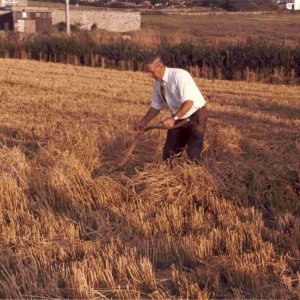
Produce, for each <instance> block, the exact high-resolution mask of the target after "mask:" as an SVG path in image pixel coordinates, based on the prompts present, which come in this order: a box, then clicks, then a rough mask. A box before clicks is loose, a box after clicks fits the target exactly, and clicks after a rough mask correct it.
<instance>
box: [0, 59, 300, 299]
mask: <svg viewBox="0 0 300 300" xmlns="http://www.w3.org/2000/svg"><path fill="white" fill-rule="evenodd" d="M0 70H1V71H0V106H1V115H0V120H1V123H0V142H1V149H0V245H1V250H0V251H1V252H0V297H1V298H49V297H53V298H54V297H55V298H122V299H124V298H126V299H128V298H155V299H163V298H164V299H165V298H197V299H201V298H203V299H206V298H299V297H300V271H299V270H300V250H299V249H300V235H299V231H300V217H299V215H300V201H299V192H300V185H299V169H300V161H299V157H300V155H299V154H300V153H299V152H300V139H299V137H300V131H299V127H300V88H299V87H296V86H284V85H277V86H275V85H266V84H257V83H250V82H249V83H247V82H227V81H210V80H203V79H198V80H196V82H197V84H198V86H199V87H200V89H201V91H202V92H203V94H204V96H205V98H206V99H207V102H208V107H209V110H210V121H209V126H208V133H207V136H206V141H205V147H204V151H203V163H202V165H200V166H197V165H191V164H188V163H187V162H186V160H185V157H184V158H183V159H181V160H178V162H176V164H175V165H174V166H173V167H172V168H171V167H170V166H168V165H164V164H162V161H161V151H162V146H163V143H164V138H165V134H166V132H165V131H158V130H156V131H155V130H153V131H151V132H150V133H146V134H145V135H144V136H143V138H142V140H141V142H140V143H139V144H138V147H137V149H136V150H135V152H134V156H133V157H132V158H131V160H130V161H129V162H128V164H127V166H126V168H125V170H121V171H115V172H110V169H111V168H112V167H114V166H115V165H116V164H117V163H118V162H119V161H120V160H121V159H122V157H123V155H124V152H125V151H126V149H127V147H128V146H129V145H130V143H131V141H132V140H133V137H134V136H133V132H132V130H131V127H132V124H133V123H134V122H135V121H137V120H138V119H139V118H140V117H141V116H142V115H143V114H144V112H145V111H146V110H147V108H148V105H149V101H150V97H151V90H152V80H151V79H150V78H149V77H148V76H147V74H143V73H138V72H137V73H134V72H120V71H113V70H106V69H96V68H87V67H73V66H68V65H59V64H50V63H48V64H47V63H40V62H32V61H19V60H3V59H1V60H0Z"/></svg>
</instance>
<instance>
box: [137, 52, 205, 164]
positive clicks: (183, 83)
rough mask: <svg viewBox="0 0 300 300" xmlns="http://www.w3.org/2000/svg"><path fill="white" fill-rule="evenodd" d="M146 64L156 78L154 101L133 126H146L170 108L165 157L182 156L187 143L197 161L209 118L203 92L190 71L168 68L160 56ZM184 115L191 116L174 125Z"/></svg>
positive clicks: (165, 158)
mask: <svg viewBox="0 0 300 300" xmlns="http://www.w3.org/2000/svg"><path fill="white" fill-rule="evenodd" d="M146 68H147V72H148V73H149V75H150V77H152V78H154V79H155V83H154V86H153V94H152V103H151V107H150V109H149V110H148V112H147V113H146V114H145V116H144V117H143V118H142V119H141V120H140V121H139V122H138V123H137V124H135V125H134V129H135V130H138V131H141V130H143V129H144V127H145V126H146V125H147V124H148V123H149V122H150V121H151V120H152V119H153V118H155V117H156V116H157V115H158V114H159V112H160V111H161V110H162V109H163V108H168V109H169V110H170V111H171V114H172V116H171V117H169V118H168V119H167V120H165V121H164V122H163V124H164V126H165V127H166V128H168V133H167V139H166V142H165V146H164V150H163V160H167V159H170V158H172V157H174V156H179V155H180V154H181V153H182V151H183V149H184V148H185V146H187V154H188V157H189V159H190V160H192V161H193V162H197V163H198V162H199V161H200V154H201V151H202V146H203V138H204V133H205V129H206V123H207V118H208V113H207V109H206V108H205V103H206V102H205V100H204V98H203V96H202V94H201V92H200V91H199V89H198V87H197V85H196V83H195V82H194V80H193V78H192V76H191V75H190V74H189V73H188V72H187V71H185V70H183V69H175V68H168V67H167V66H166V65H165V64H164V63H163V61H162V59H161V58H160V56H152V57H150V58H149V60H148V61H147V65H146ZM185 118H189V119H190V122H188V123H186V124H185V125H183V126H181V127H178V128H174V129H172V128H173V127H174V126H175V124H176V123H178V122H180V120H183V119H185Z"/></svg>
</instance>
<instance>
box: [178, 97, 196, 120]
mask: <svg viewBox="0 0 300 300" xmlns="http://www.w3.org/2000/svg"><path fill="white" fill-rule="evenodd" d="M193 104H194V102H193V101H191V100H187V101H184V102H183V104H182V105H181V107H180V109H179V110H178V111H177V112H176V113H175V115H176V116H177V117H178V118H179V119H181V118H182V117H183V116H184V115H185V114H186V113H187V112H188V111H189V110H190V109H191V108H192V107H193Z"/></svg>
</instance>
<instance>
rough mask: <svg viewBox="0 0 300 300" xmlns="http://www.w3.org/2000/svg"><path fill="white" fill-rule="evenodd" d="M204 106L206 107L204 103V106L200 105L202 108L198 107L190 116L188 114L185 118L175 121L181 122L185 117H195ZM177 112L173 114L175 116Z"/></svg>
mask: <svg viewBox="0 0 300 300" xmlns="http://www.w3.org/2000/svg"><path fill="white" fill-rule="evenodd" d="M203 108H205V105H203V106H202V107H200V108H198V109H197V110H196V111H195V112H193V113H192V114H191V115H190V116H188V117H187V118H183V119H179V120H177V121H175V124H176V123H178V122H180V121H182V120H185V119H192V118H193V117H195V115H196V114H197V113H198V112H199V111H201V110H202V109H203ZM174 115H175V114H173V116H174Z"/></svg>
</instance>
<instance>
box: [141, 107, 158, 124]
mask: <svg viewBox="0 0 300 300" xmlns="http://www.w3.org/2000/svg"><path fill="white" fill-rule="evenodd" d="M159 113H160V111H159V110H157V109H155V108H153V107H150V108H149V110H148V111H147V113H146V114H145V116H144V117H143V118H142V121H143V122H144V123H145V124H148V123H149V122H150V121H151V120H152V119H154V118H155V117H156V116H157V115H158V114H159Z"/></svg>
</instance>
